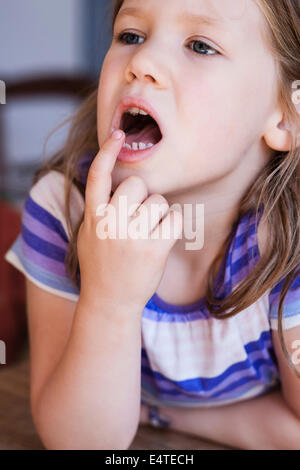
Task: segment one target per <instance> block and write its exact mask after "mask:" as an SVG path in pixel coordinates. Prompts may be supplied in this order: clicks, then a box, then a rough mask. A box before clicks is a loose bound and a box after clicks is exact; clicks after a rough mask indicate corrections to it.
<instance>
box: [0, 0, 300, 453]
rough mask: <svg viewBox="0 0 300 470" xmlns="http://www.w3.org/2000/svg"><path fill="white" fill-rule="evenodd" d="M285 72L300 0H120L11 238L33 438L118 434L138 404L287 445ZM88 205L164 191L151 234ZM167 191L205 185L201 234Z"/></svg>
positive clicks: (206, 431)
mask: <svg viewBox="0 0 300 470" xmlns="http://www.w3.org/2000/svg"><path fill="white" fill-rule="evenodd" d="M299 77H300V6H299V1H298V0H243V1H241V0H226V1H224V0H222V1H220V0H211V1H205V0H189V1H186V2H184V9H183V7H182V1H181V0H165V1H164V2H161V1H158V0H144V1H143V2H139V1H137V0H124V1H121V0H119V1H117V2H116V4H115V9H114V15H113V40H112V43H111V46H110V49H109V51H108V53H107V55H106V57H105V61H104V64H103V67H102V71H101V76H100V82H99V87H98V90H95V91H94V92H93V93H92V94H91V96H90V97H89V99H87V100H86V102H85V103H84V104H83V106H82V107H81V108H80V109H79V111H78V113H77V114H76V115H75V116H74V124H73V127H72V129H71V132H70V135H69V137H68V140H67V142H66V145H65V147H64V148H63V149H62V150H61V151H60V152H59V153H57V154H56V155H54V156H53V158H52V159H51V160H50V161H49V162H48V163H47V164H45V165H44V167H43V168H41V171H39V172H38V173H37V175H36V178H35V180H34V185H33V187H32V188H31V191H30V194H29V196H28V199H27V201H26V204H25V207H24V212H23V227H22V233H21V234H20V236H19V237H18V239H17V240H16V241H15V243H14V245H13V246H12V247H11V249H10V250H9V252H8V253H7V255H6V259H7V260H8V261H10V262H11V263H12V264H13V265H14V266H15V267H16V268H18V269H19V270H21V271H22V272H23V273H24V275H25V276H26V278H27V279H26V282H27V308H28V319H29V333H30V346H31V407H32V414H33V417H34V421H35V424H36V427H37V430H38V432H39V434H40V436H41V438H42V440H43V442H44V444H45V446H46V447H47V448H49V449H65V448H68V449H83V448H88V449H108V448H109V449H127V448H128V447H129V446H130V444H131V442H132V440H133V438H134V436H135V433H136V430H137V427H138V424H139V422H141V423H145V422H146V423H147V422H150V423H152V424H153V425H155V424H158V425H160V426H169V427H170V428H171V429H175V430H178V431H183V432H187V433H191V434H194V435H198V436H201V437H203V438H206V439H211V440H214V441H218V442H221V443H223V444H227V445H228V446H231V447H236V448H241V449H266V448H268V449H280V448H288V449H296V448H300V439H299V436H300V401H299V394H300V381H299V376H300V374H299V371H298V370H297V367H296V365H297V364H298V362H299V346H300V290H299V287H300V276H299V266H300V220H299V218H300V208H299V194H300V192H299V175H298V174H297V168H298V167H299V161H300V151H299V143H300V139H299V131H300V117H299V113H298V111H299V110H298V107H299V106H298V94H297V90H298V88H297V80H298V79H299ZM130 108H131V114H136V113H137V109H136V108H138V110H142V112H144V114H145V112H146V113H148V114H150V115H151V116H152V118H154V120H153V119H151V118H150V117H149V116H148V117H147V116H146V117H145V115H142V116H139V117H137V116H132V115H130V114H128V110H129V109H130ZM96 110H97V111H96ZM126 112H127V114H126ZM124 113H125V114H124ZM155 121H156V122H155ZM114 128H115V129H118V128H119V132H117V134H119V138H118V135H115V134H114V135H112V131H113V129H114ZM124 131H125V132H124ZM125 133H126V136H125ZM140 143H142V146H141V148H145V147H149V148H146V149H144V150H139V149H140V147H139V145H140ZM99 147H100V151H99ZM121 196H122V197H126V198H127V201H128V202H129V206H130V205H135V206H136V208H137V211H136V213H135V214H132V212H130V213H129V212H128V213H125V214H124V211H123V212H120V213H119V214H118V208H119V202H120V200H121V199H120V197H121ZM102 204H103V205H104V206H101V207H106V205H108V204H109V205H110V206H111V207H113V208H114V209H115V210H116V211H117V212H116V214H117V215H120V214H121V215H122V216H123V220H126V221H132V220H134V219H135V217H139V210H140V209H141V208H146V209H149V208H150V206H152V205H158V206H159V207H160V208H162V213H161V216H160V217H159V218H155V217H152V218H150V227H149V235H153V234H154V235H157V234H158V233H159V234H160V231H161V230H163V229H164V228H165V227H166V226H167V224H168V225H169V226H170V227H171V228H172V236H171V237H169V239H162V237H161V236H160V237H158V238H156V239H153V238H151V237H148V238H146V239H143V240H142V239H140V240H134V239H133V238H131V237H126V238H125V239H119V238H113V237H109V236H107V237H106V238H105V237H103V238H100V237H99V236H98V234H99V232H98V223H99V221H103V214H102V213H100V212H99V210H98V208H99V206H100V205H102ZM173 204H176V205H177V208H178V205H179V207H180V208H183V207H184V204H192V205H193V207H195V205H196V204H203V206H204V211H205V222H204V244H203V247H202V248H201V249H198V250H187V249H186V242H187V238H188V237H186V232H185V230H184V228H185V224H186V222H187V220H186V218H185V216H184V217H183V215H182V212H181V211H180V210H173V209H172V208H171V206H172V205H173ZM119 210H120V209H119ZM141 224H142V222H141ZM108 234H109V235H111V233H108ZM283 331H285V332H286V333H285V338H284V340H283ZM141 403H142V406H141ZM148 411H149V414H148ZM155 411H157V414H155ZM160 413H161V416H160ZM164 418H165V419H164ZM228 423H230V426H228Z"/></svg>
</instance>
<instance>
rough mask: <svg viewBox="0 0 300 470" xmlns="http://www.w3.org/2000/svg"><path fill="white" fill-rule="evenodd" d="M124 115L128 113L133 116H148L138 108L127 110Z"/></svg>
mask: <svg viewBox="0 0 300 470" xmlns="http://www.w3.org/2000/svg"><path fill="white" fill-rule="evenodd" d="M126 113H130V114H132V115H133V116H136V115H137V114H142V115H143V116H147V115H148V113H146V112H145V111H144V110H143V109H140V108H129V109H127V111H126Z"/></svg>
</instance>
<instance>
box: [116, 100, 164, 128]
mask: <svg viewBox="0 0 300 470" xmlns="http://www.w3.org/2000/svg"><path fill="white" fill-rule="evenodd" d="M133 107H134V108H140V109H142V110H143V111H146V113H148V114H149V115H150V116H151V117H152V118H153V119H155V121H156V122H157V124H158V126H159V129H160V132H161V134H162V136H163V135H164V129H163V125H162V122H161V119H160V117H159V115H158V113H157V112H156V110H155V109H154V108H153V106H151V105H150V104H149V103H148V102H147V101H146V100H145V99H144V98H142V97H139V96H125V97H124V98H122V99H121V101H120V102H119V104H118V106H117V108H116V111H115V114H114V117H113V121H112V127H113V128H114V129H119V128H120V125H121V119H122V116H123V113H124V112H125V111H126V110H127V109H129V108H133Z"/></svg>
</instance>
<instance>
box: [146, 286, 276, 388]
mask: <svg viewBox="0 0 300 470" xmlns="http://www.w3.org/2000/svg"><path fill="white" fill-rule="evenodd" d="M268 295H269V290H268V291H267V292H266V293H265V294H264V295H263V296H262V297H261V298H260V299H258V300H257V302H255V304H252V305H251V306H249V307H248V308H246V309H245V310H243V311H242V312H240V313H238V314H237V315H236V316H234V317H232V318H228V319H225V320H217V319H215V318H209V319H202V320H201V319H200V320H196V321H193V322H180V323H179V322H157V321H152V320H151V319H148V318H142V338H143V344H144V347H145V349H146V351H147V355H148V359H149V363H150V367H151V368H152V369H153V370H154V371H157V372H160V373H161V374H163V375H164V376H166V377H168V378H169V379H171V380H176V381H179V380H186V379H190V378H192V377H216V376H218V375H220V374H222V373H223V372H224V371H225V370H226V369H227V368H228V367H230V366H232V364H235V363H236V362H240V361H245V360H246V359H247V353H246V351H245V347H244V346H245V344H247V343H249V342H251V341H257V340H258V339H259V337H260V335H261V333H262V332H263V331H269V330H270V324H269V319H268Z"/></svg>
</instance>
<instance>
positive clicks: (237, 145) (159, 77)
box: [98, 0, 277, 195]
mask: <svg viewBox="0 0 300 470" xmlns="http://www.w3.org/2000/svg"><path fill="white" fill-rule="evenodd" d="M196 16H200V18H199V19H196ZM201 16H202V18H201ZM209 18H211V19H209ZM265 28H266V26H265V23H264V17H263V14H262V13H261V11H260V9H259V7H258V5H257V4H256V2H255V0H185V1H184V2H183V1H182V0H163V1H162V0H143V1H142V2H141V1H140V0H125V1H124V3H123V5H122V7H121V10H120V12H119V14H118V16H117V18H116V22H115V25H114V35H115V38H114V39H113V41H112V43H111V46H110V49H109V51H108V53H107V55H106V58H105V61H104V63H103V68H102V72H101V76H100V83H99V93H98V138H99V146H100V147H101V145H103V143H104V141H105V140H106V139H107V137H108V135H109V133H110V129H111V125H112V119H113V116H114V113H115V110H116V107H117V105H118V104H119V101H120V99H121V98H123V97H124V96H128V95H130V96H135V97H143V98H144V99H145V100H147V101H148V102H149V103H150V104H151V105H152V107H153V108H154V109H155V110H156V112H157V113H158V115H159V116H160V119H161V121H162V123H163V124H164V128H165V130H166V132H165V135H164V140H163V143H162V145H161V146H160V148H159V150H158V151H157V152H156V153H155V154H154V155H152V156H151V157H150V158H149V159H146V160H143V161H140V162H138V163H124V162H120V161H117V163H116V165H115V167H114V170H113V174H112V177H113V189H114V188H116V187H117V185H119V184H120V182H121V181H122V180H124V179H125V178H126V177H128V176H130V175H133V174H134V175H139V176H141V177H142V178H143V179H144V181H145V182H146V184H147V187H148V190H149V194H153V193H160V194H165V195H167V194H168V193H169V194H171V193H174V194H175V193H177V192H179V191H181V192H182V191H183V192H187V191H188V190H191V189H192V188H193V190H195V189H196V190H197V188H201V187H204V185H207V184H208V183H214V182H220V180H221V179H223V180H224V181H225V177H226V181H227V187H228V184H230V186H231V189H232V190H234V185H235V184H236V185H237V186H236V187H239V185H240V184H241V183H240V178H241V175H245V177H246V175H249V174H255V172H258V171H259V170H260V168H261V167H262V166H263V165H264V164H265V163H266V160H267V159H268V158H269V157H270V148H269V147H267V145H266V143H265V141H264V133H265V131H266V130H267V129H266V126H267V122H268V119H270V115H271V113H272V112H274V108H275V106H276V104H277V103H276V102H275V98H276V96H277V81H276V66H275V61H274V59H273V58H272V56H271V53H270V51H269V50H268V48H267V45H266V44H265V43H266V41H265V40H264V38H263V35H264V30H265ZM124 32H129V33H131V34H127V36H126V35H125V37H124V36H123V42H120V41H118V39H117V36H119V35H120V34H121V33H124ZM132 35H134V36H132ZM228 177H229V178H228ZM205 187H206V186H205ZM218 187H219V186H218Z"/></svg>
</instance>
